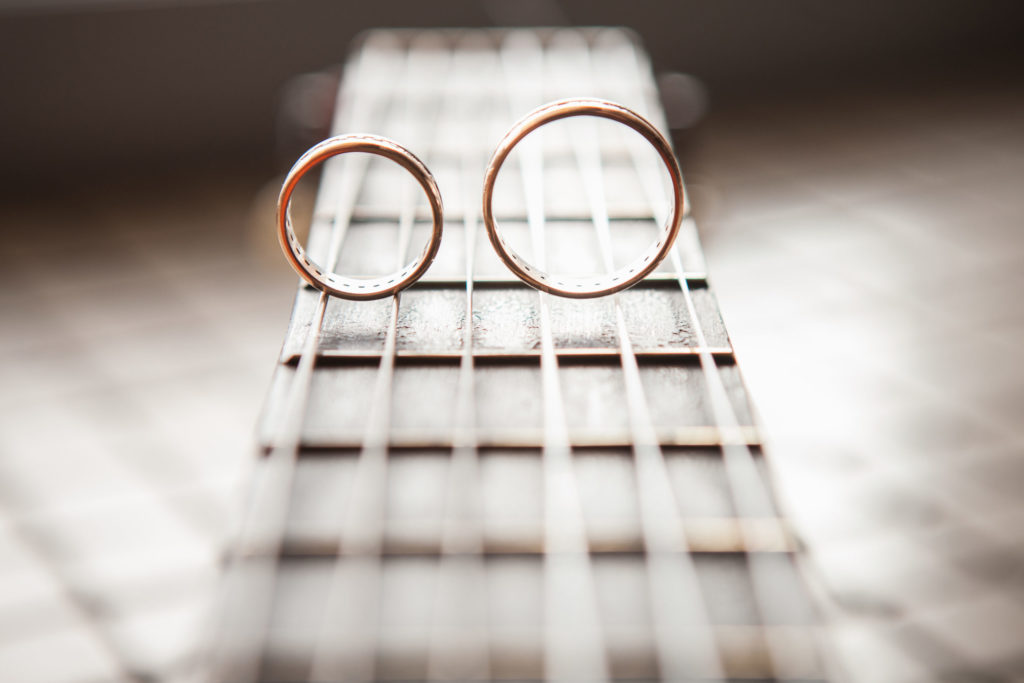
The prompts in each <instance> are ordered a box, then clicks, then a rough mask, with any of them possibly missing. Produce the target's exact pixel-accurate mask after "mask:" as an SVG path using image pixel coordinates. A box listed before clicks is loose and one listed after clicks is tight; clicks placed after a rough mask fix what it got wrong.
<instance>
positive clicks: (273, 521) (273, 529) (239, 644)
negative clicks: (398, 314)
mask: <svg viewBox="0 0 1024 683" xmlns="http://www.w3.org/2000/svg"><path fill="white" fill-rule="evenodd" d="M367 64H368V60H366V59H365V57H364V59H363V60H361V61H360V63H359V65H358V68H357V69H356V70H354V73H353V77H352V78H351V79H349V80H347V81H346V83H345V84H343V85H342V88H341V90H340V92H339V99H340V98H341V97H342V96H346V95H348V93H349V90H350V89H351V88H354V87H355V85H356V84H357V83H358V81H360V80H361V79H364V78H369V77H370V75H369V74H367V73H366V71H367ZM356 101H358V99H357V100H356ZM364 116H365V110H364V109H363V108H353V110H352V112H351V119H350V123H358V122H360V121H361V120H362V118H363V117H364ZM349 170H350V172H349V173H348V174H346V175H345V176H344V179H345V182H344V183H343V184H342V186H341V188H342V191H341V194H340V196H339V198H338V202H339V203H338V206H337V209H336V211H335V212H334V213H333V215H332V216H331V230H332V234H331V245H330V248H329V250H328V252H327V255H328V259H327V262H326V263H325V267H326V268H327V269H328V270H333V269H334V268H335V266H336V264H337V260H338V256H339V254H340V250H341V244H342V243H343V241H344V238H345V235H346V233H347V231H348V226H349V222H350V219H351V216H352V209H353V206H354V203H355V197H356V196H357V195H358V192H359V188H360V187H361V186H362V182H363V179H364V177H365V170H366V163H365V162H364V163H361V164H359V163H357V164H355V165H353V167H351V168H350V169H349ZM300 296H301V291H300ZM328 299H329V297H328V295H327V294H326V293H324V292H320V293H319V296H318V297H317V302H316V305H315V306H314V309H313V312H312V315H311V319H310V323H309V326H308V328H307V331H306V337H305V340H304V342H303V344H302V351H301V354H300V356H299V362H298V366H297V368H296V370H295V372H294V374H293V376H292V378H291V383H290V385H289V388H288V392H287V395H286V398H285V408H284V416H283V419H282V420H281V422H280V423H279V425H278V427H277V429H275V430H274V431H273V432H272V433H273V434H274V435H275V436H274V441H273V442H272V444H271V447H270V450H269V452H268V454H267V455H266V456H265V458H264V459H263V461H262V462H261V463H259V465H258V466H257V468H256V470H255V471H254V473H253V477H254V481H253V484H252V494H251V496H250V498H249V501H248V506H247V510H246V513H245V515H244V516H243V525H242V527H241V529H240V532H239V534H238V536H237V539H236V541H235V545H234V548H233V550H232V552H231V557H230V558H229V559H230V562H231V565H232V566H231V571H230V572H229V573H228V578H227V580H226V586H225V590H224V595H223V597H222V605H220V606H219V607H220V609H219V610H218V611H219V614H218V616H217V618H218V619H219V620H220V621H221V622H223V621H224V620H225V618H226V617H227V616H228V615H229V614H230V615H237V616H236V617H235V621H234V623H233V624H231V625H228V624H226V623H222V624H220V625H219V628H218V633H219V634H221V639H222V642H221V643H219V644H218V647H217V648H216V650H215V652H214V655H213V660H214V661H213V665H212V671H213V678H214V679H215V680H231V681H238V682H240V683H244V682H246V681H255V680H256V679H257V678H258V677H259V673H260V667H261V664H262V653H263V651H264V649H265V644H266V642H267V639H268V637H269V632H270V626H271V624H270V621H271V614H272V610H273V604H274V594H275V591H274V584H275V583H276V580H277V565H278V556H279V554H280V549H281V545H282V542H283V539H284V533H285V526H286V522H287V517H288V510H289V507H290V505H289V504H290V495H291V488H292V482H293V479H294V471H295V464H296V459H297V456H298V451H299V447H300V445H301V440H302V425H303V420H304V418H305V414H306V408H307V404H308V400H309V392H310V388H311V386H312V377H313V367H314V364H315V361H316V355H317V347H318V344H319V337H320V329H321V327H322V325H323V320H324V313H325V311H326V309H327V303H328Z"/></svg>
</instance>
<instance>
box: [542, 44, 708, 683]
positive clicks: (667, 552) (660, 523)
mask: <svg viewBox="0 0 1024 683" xmlns="http://www.w3.org/2000/svg"><path fill="white" fill-rule="evenodd" d="M560 35H564V36H565V38H566V39H567V40H565V44H564V45H563V46H562V49H563V50H564V51H565V53H566V54H564V55H563V56H562V59H561V60H559V61H560V63H561V64H562V65H563V68H566V69H567V70H569V72H570V73H569V75H571V77H574V78H577V79H578V78H580V77H582V78H583V80H584V82H585V83H586V88H585V89H586V90H587V91H588V92H595V93H598V92H599V90H605V89H607V88H600V87H599V86H597V85H596V84H595V78H594V70H593V64H592V60H591V58H590V50H589V47H588V46H587V45H586V43H585V39H584V38H582V36H580V35H579V34H578V33H573V34H560ZM568 60H571V61H568ZM602 85H605V84H602ZM612 90H614V88H612ZM611 96H612V97H613V99H617V98H619V97H620V93H618V92H613V93H612V95H611ZM595 123H596V122H595V121H594V120H593V119H592V118H589V117H580V118H578V119H575V120H574V124H576V126H575V127H573V128H570V131H569V133H570V138H571V141H572V143H573V148H574V152H575V157H576V161H577V165H578V167H579V171H580V174H581V176H582V177H583V184H584V189H585V191H586V194H587V197H588V200H589V203H590V210H591V216H592V222H593V225H594V230H595V233H596V236H597V242H598V247H599V251H600V253H601V259H602V261H603V265H604V267H605V270H606V271H607V272H608V273H609V274H611V273H614V272H615V263H614V257H613V248H612V243H611V229H610V225H609V217H608V209H607V198H606V190H605V180H604V169H603V162H602V159H601V149H602V148H601V139H600V129H599V128H598V127H597V126H596V125H595ZM611 298H612V303H613V306H614V312H615V322H616V332H617V334H618V337H619V355H620V361H621V365H622V371H623V379H624V382H625V388H626V403H627V410H628V413H629V421H630V430H631V434H632V437H633V442H634V443H633V456H634V468H635V472H636V493H637V496H638V503H639V508H640V521H641V531H642V534H643V539H644V547H645V551H646V562H645V568H646V570H647V578H648V599H649V602H650V608H651V614H652V617H653V626H654V636H655V646H656V651H657V657H658V663H659V669H660V673H661V679H662V680H664V681H692V680H693V679H694V678H700V679H701V680H722V679H724V678H725V673H724V669H723V666H722V662H721V657H720V654H719V652H718V649H717V647H716V645H715V638H714V633H713V629H712V625H711V619H710V615H709V613H708V609H707V605H706V603H705V600H704V596H703V593H702V591H701V586H700V580H699V577H698V574H697V569H696V566H695V564H694V560H693V554H692V550H691V548H690V545H689V542H688V540H687V536H686V527H685V524H684V523H683V520H682V517H681V516H680V513H679V508H678V502H677V501H676V497H675V492H674V491H673V490H672V487H671V485H670V484H669V474H668V468H667V465H666V462H665V458H664V454H663V453H662V450H661V446H660V445H659V442H658V436H657V433H656V431H655V428H654V422H653V419H652V417H651V414H650V410H649V407H648V403H647V397H646V396H645V394H644V388H643V383H642V381H641V377H640V368H639V365H638V364H637V360H636V356H635V354H634V352H633V345H632V341H631V339H630V334H629V328H628V326H627V325H626V319H625V315H624V313H623V304H622V297H621V295H620V294H613V295H612V297H611Z"/></svg>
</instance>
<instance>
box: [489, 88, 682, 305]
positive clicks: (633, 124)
mask: <svg viewBox="0 0 1024 683" xmlns="http://www.w3.org/2000/svg"><path fill="white" fill-rule="evenodd" d="M570 116H598V117H601V118H606V119H611V120H612V121H618V122H619V123H624V124H626V125H627V126H629V127H630V128H632V129H633V130H635V131H636V132H638V133H640V135H642V136H643V137H644V139H646V140H647V141H648V142H649V143H651V145H653V147H654V149H655V151H657V153H658V156H659V157H661V160H662V161H663V162H664V163H665V166H666V167H667V168H668V173H669V176H670V177H671V179H672V197H673V205H672V214H671V216H670V217H669V219H668V222H667V223H666V224H665V227H664V229H663V230H662V232H661V234H660V235H659V236H658V239H657V240H656V241H655V242H653V243H652V244H651V246H650V247H649V248H648V249H646V250H645V251H644V253H643V254H641V255H640V256H639V258H637V259H636V260H635V261H633V262H632V263H630V264H628V265H627V266H625V267H624V268H621V269H619V270H618V271H616V272H614V273H611V274H610V275H598V276H591V277H562V276H558V277H555V276H553V275H550V274H548V273H545V272H544V271H542V270H539V269H538V268H536V267H535V266H532V265H530V264H529V263H527V262H526V261H525V260H524V259H523V257H521V256H520V255H519V254H517V253H516V252H515V250H513V249H512V248H511V247H510V246H509V245H508V243H507V242H506V241H505V239H504V238H503V237H502V236H501V234H500V233H499V232H498V224H497V221H495V220H494V210H493V206H492V204H493V201H494V182H495V180H496V179H497V177H498V171H500V170H501V166H502V164H503V163H505V160H506V159H507V158H508V155H509V154H510V153H511V152H512V148H513V147H515V146H516V145H517V144H518V143H519V141H520V140H522V139H523V138H525V137H526V136H527V135H529V134H530V133H531V132H533V131H534V130H536V129H537V128H540V127H541V126H543V125H544V124H545V123H550V122H551V121H557V120H558V119H564V118H569V117H570ZM685 207H686V196H685V192H684V190H683V177H682V173H680V171H679V164H678V163H677V162H676V158H675V155H674V154H673V153H672V147H671V145H669V143H668V140H666V139H665V136H663V135H662V134H661V133H660V132H659V131H658V129H657V128H655V127H654V125H653V124H652V123H651V122H650V121H648V120H647V119H645V118H643V117H642V116H640V115H639V114H637V113H636V112H634V111H632V110H631V109H627V108H626V107H623V106H622V105H621V104H615V103H614V102H609V101H607V100H598V99H590V98H573V99H567V100H559V101H557V102H551V103H549V104H545V105H543V106H541V107H538V108H537V109H534V110H533V111H532V112H530V113H529V114H527V115H526V116H524V117H523V118H521V119H520V120H519V121H518V122H516V124H515V125H514V126H512V128H511V129H510V130H509V132H508V133H507V134H506V135H505V137H504V138H503V139H502V141H501V142H500V143H499V144H498V148H497V149H496V150H495V151H494V155H493V156H492V157H491V161H490V163H489V164H488V165H487V171H486V173H485V174H484V191H483V219H484V225H486V226H487V235H488V237H489V238H490V240H491V244H492V245H493V246H494V249H495V251H497V252H498V256H500V257H501V260H502V261H504V262H505V265H507V266H508V267H509V269H510V270H511V271H512V272H513V273H515V274H516V275H517V276H519V278H520V279H521V280H523V281H524V282H526V283H527V284H528V285H530V286H531V287H534V288H536V289H539V290H541V291H544V292H548V293H550V294H557V295H558V296H565V297H571V298H574V299H587V298H591V297H598V296H605V295H607V294H613V293H615V292H618V291H621V290H623V289H626V288H627V287H631V286H633V285H634V284H636V283H637V282H639V281H640V280H642V279H644V278H645V277H647V276H648V275H649V274H650V273H651V272H652V271H653V270H654V269H655V268H657V267H658V264H659V263H661V261H662V259H664V258H665V256H667V255H668V253H669V250H670V249H671V248H672V244H673V242H675V239H676V235H678V234H679V225H680V224H681V223H682V221H683V213H684V211H685Z"/></svg>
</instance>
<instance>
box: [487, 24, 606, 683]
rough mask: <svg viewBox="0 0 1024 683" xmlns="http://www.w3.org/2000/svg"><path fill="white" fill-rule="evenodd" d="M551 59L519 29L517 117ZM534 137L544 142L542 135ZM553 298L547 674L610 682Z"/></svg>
mask: <svg viewBox="0 0 1024 683" xmlns="http://www.w3.org/2000/svg"><path fill="white" fill-rule="evenodd" d="M543 63H544V55H543V49H542V48H541V46H540V45H539V43H538V42H537V40H536V37H535V36H533V35H532V34H525V33H517V32H513V33H510V34H509V36H507V37H506V39H505V41H504V44H503V46H502V64H503V67H504V74H505V79H506V83H507V85H508V88H507V93H508V104H509V106H510V107H511V112H512V115H513V116H519V115H520V114H521V113H522V112H523V111H527V110H528V108H532V107H533V106H536V105H537V104H540V101H539V100H540V96H542V95H543V85H541V86H540V87H537V83H536V80H538V79H540V80H542V79H543V77H544V75H545V74H544V73H543ZM530 67H533V70H532V71H531V68H530ZM531 95H533V98H536V100H535V101H531V100H532V99H533V98H531ZM524 105H525V106H524ZM535 135H536V134H535ZM534 142H536V143H537V144H538V145H539V144H540V140H539V139H537V138H535V139H534ZM542 154H543V149H542V148H541V147H539V146H537V147H535V146H534V145H533V144H531V141H529V140H524V141H523V143H522V144H521V147H520V151H519V155H520V165H521V169H522V179H523V190H524V194H525V196H526V207H527V222H528V226H529V231H530V235H531V242H532V246H533V251H534V254H533V255H534V260H535V262H536V264H537V266H538V267H540V268H544V267H545V261H546V259H545V245H544V241H545V240H544V230H545V227H544V220H545V218H544V194H543V193H544V184H543V173H544V168H543V156H542ZM549 296H550V295H548V294H547V293H545V292H538V297H539V315H540V329H541V351H542V354H541V358H540V369H541V382H542V392H543V403H544V448H543V451H542V454H541V458H542V468H543V475H544V508H545V509H544V587H545V593H546V595H545V600H544V605H545V619H544V627H545V634H544V674H545V679H546V680H548V681H580V680H587V681H595V682H599V681H607V680H608V679H609V672H608V665H607V650H606V649H605V644H604V636H603V633H602V628H601V621H600V613H599V609H598V604H597V591H596V587H595V585H594V576H593V569H592V566H591V558H590V549H589V546H588V541H587V536H586V528H585V526H584V520H583V514H582V509H581V505H580V500H579V492H578V490H577V480H576V475H575V472H574V469H575V468H574V463H573V460H572V458H573V454H572V449H571V446H570V441H569V433H568V427H567V424H566V416H565V404H564V399H563V396H562V393H561V387H560V385H559V377H558V374H559V373H558V359H557V357H556V356H555V351H554V340H553V335H552V331H551V313H550V308H549V303H548V300H549Z"/></svg>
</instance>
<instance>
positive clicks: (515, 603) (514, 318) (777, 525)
mask: <svg viewBox="0 0 1024 683" xmlns="http://www.w3.org/2000/svg"><path fill="white" fill-rule="evenodd" d="M568 96H592V97H602V98H606V99H610V100H613V101H616V102H620V103H622V104H624V105H626V106H628V107H630V108H632V109H634V110H636V111H638V112H639V113H641V114H643V115H644V116H646V117H647V118H649V119H650V120H651V121H653V122H654V123H655V124H656V125H658V126H659V127H660V128H661V129H662V130H663V131H664V132H665V133H666V134H667V130H666V127H665V125H664V119H663V116H662V113H661V110H660V106H659V104H658V101H657V96H656V91H655V87H654V82H653V79H652V76H651V71H650V66H649V64H648V62H647V58H646V56H645V54H644V52H643V51H642V49H641V48H639V46H638V45H637V44H636V42H635V41H634V40H633V38H632V37H631V36H630V35H629V34H627V33H625V32H623V31H620V30H609V29H602V30H597V29H595V30H562V31H450V32H437V31H432V32H395V31H387V32H375V33H372V34H369V35H368V36H366V38H365V39H364V40H363V41H362V42H361V44H360V45H359V47H358V48H357V49H356V50H355V51H354V53H353V56H352V57H351V59H350V61H349V63H348V65H347V67H346V69H345V73H344V77H343V80H342V85H341V89H340V93H339V101H338V108H337V112H336V119H335V126H334V127H335V133H339V134H340V133H349V132H367V133H374V134H379V135H385V136H388V137H391V138H393V139H395V140H396V141H397V142H399V143H400V144H402V145H404V146H406V147H408V148H409V149H411V150H412V151H413V152H415V153H416V154H417V155H418V156H419V157H420V158H421V159H423V160H424V162H425V163H426V164H427V165H428V167H430V168H431V170H432V171H433V173H434V174H435V176H436V177H437V179H438V182H439V185H440V187H441V191H442V194H443V196H444V201H445V209H446V214H445V217H446V223H445V233H444V239H443V242H442V246H441V251H440V254H439V256H438V259H437V261H436V262H435V264H434V265H433V267H432V268H431V269H430V271H429V272H428V273H427V275H426V276H425V277H424V278H423V279H422V280H420V281H419V282H418V283H417V284H415V285H414V286H413V287H411V288H410V289H408V290H406V291H405V292H403V293H401V294H400V295H398V296H396V297H393V298H389V299H383V300H377V301H371V302H351V301H344V300H340V299H334V298H329V297H326V296H324V295H322V294H321V293H320V292H318V291H316V290H313V289H310V288H307V287H300V288H299V291H298V295H297V298H296V302H295V309H294V312H293V316H292V321H291V325H290V327H289V329H288V332H287V336H286V338H285V342H284V347H283V350H282V355H281V358H280V363H279V366H278V368H277V371H276V374H275V379H274V382H273V386H272V388H271V391H270V395H269V398H268V402H267V408H266V411H265V415H264V418H263V420H262V423H261V428H260V443H261V448H262V450H263V454H262V457H261V460H260V462H259V465H258V469H257V475H256V480H255V482H254V484H253V487H254V488H253V495H252V502H251V506H250V509H249V511H248V513H247V516H246V519H245V524H244V528H243V529H242V532H241V534H240V537H239V540H238V543H237V546H236V547H235V548H234V549H233V551H232V558H231V559H232V561H231V563H230V568H229V575H228V590H227V591H226V601H225V618H226V621H225V623H224V625H223V627H222V629H221V634H220V636H221V637H220V641H221V642H220V644H219V646H218V655H217V661H216V667H217V670H216V676H217V677H218V678H219V679H220V680H225V681H229V680H230V681H244V680H250V681H255V680H268V681H282V680H288V681H293V680H294V681H300V680H317V681H320V680H336V681H377V680H379V681H400V680H401V681H413V680H416V681H423V680H460V681H467V680H472V681H487V680H550V681H555V680H563V681H583V680H586V681H612V680H665V681H683V680H686V681H692V680H707V681H713V680H730V679H739V680H748V679H757V680H762V679H764V680H773V679H774V680H800V681H810V680H822V679H824V678H825V674H824V671H823V668H822V662H821V660H820V656H819V650H818V647H817V645H816V640H817V633H816V626H815V619H814V611H813V609H812V607H811V605H810V601H809V599H808V596H807V592H806V590H805V584H804V582H803V580H802V578H801V575H800V573H799V571H798V569H797V564H796V562H795V559H794V553H795V551H796V547H795V542H794V539H793V538H792V537H791V535H790V534H789V532H788V530H787V527H786V525H785V523H784V521H783V520H782V519H781V518H780V513H779V511H778V508H777V505H776V502H775V500H774V498H773V496H772V494H771V488H770V484H769V480H768V478H767V472H766V469H765V466H764V462H763V457H762V452H761V448H760V443H759V439H758V432H757V430H756V428H755V426H754V422H753V419H752V416H751V411H750V408H749V406H748V402H747V397H746V394H745V391H744V388H743V384H742V381H741V378H740V375H739V372H738V369H737V366H736V362H735V358H734V356H733V352H732V348H731V345H730V342H729V338H728V335H727V333H726V330H725V327H724V325H723V323H722V320H721V317H720V315H719V312H718V307H717V304H716V302H715V299H714V297H713V295H712V293H711V291H710V289H709V287H708V283H707V278H706V273H705V266H704V262H703V259H702V256H701V251H700V246H699V243H698V240H697V234H696V227H695V225H694V223H693V221H692V219H690V218H687V219H686V220H685V221H684V224H683V227H682V231H681V233H680V238H679V240H678V241H677V246H676V248H675V249H674V250H673V253H672V254H671V256H670V257H669V258H667V259H666V260H665V262H664V263H663V264H662V265H661V266H660V267H659V269H658V270H657V271H656V272H655V273H654V274H653V275H652V276H651V277H649V278H648V279H646V280H645V281H643V282H642V283H640V284H638V285H637V286H635V287H633V288H632V289H629V290H627V291H624V292H622V293H620V294H617V295H613V296H610V297H605V298H601V299H593V300H569V299H560V298H557V297H553V296H550V295H547V294H542V293H539V292H537V291H534V290H532V289H530V288H528V287H527V286H525V285H524V284H522V283H521V282H520V281H518V280H517V279H515V277H514V276H513V275H512V274H511V273H509V272H508V271H507V270H506V269H505V268H504V267H503V266H502V265H501V263H500V262H499V261H498V259H497V257H496V256H495V255H494V253H493V251H492V249H491V245H490V243H489V242H488V241H487V239H486V236H485V233H484V228H483V226H482V224H481V222H480V206H479V204H480V200H479V197H480V184H481V180H482V177H483V169H484V167H485V165H486V162H487V159H488V158H489V156H490V153H491V151H492V150H493V148H494V146H495V145H496V143H497V142H498V140H500V139H501V137H502V135H503V134H504V132H505V131H506V130H507V128H508V127H509V126H510V125H511V124H512V123H513V122H514V121H515V120H517V119H518V118H519V117H520V116H522V115H523V114H525V113H526V112H527V111H529V110H530V109H532V108H534V107H535V106H537V105H539V104H542V103H544V102H547V101H550V100H554V99H559V98H563V97H568ZM563 123H564V124H565V125H562V124H563ZM684 162H685V160H684ZM683 170H684V172H685V170H686V168H685V163H684V164H683ZM665 176H666V174H665V173H664V169H663V168H662V167H661V166H660V161H659V160H658V159H657V157H656V156H655V154H654V152H653V150H651V149H650V148H649V147H647V146H646V143H645V142H644V141H643V140H642V139H641V138H639V136H636V135H634V134H633V133H631V132H630V131H629V130H628V129H626V128H624V127H622V126H617V125H615V124H613V123H610V122H604V121H597V120H594V119H574V120H572V121H568V122H559V123H557V124H552V125H550V126H546V127H545V128H543V129H541V130H539V131H537V132H535V133H534V134H532V135H531V136H530V138H529V139H528V140H526V141H524V143H523V144H522V145H521V147H520V149H518V150H517V152H516V153H515V154H514V155H513V157H512V158H511V159H510V162H509V164H507V165H506V168H505V169H504V170H503V171H502V175H501V177H500V178H499V181H498V188H497V199H496V204H495V210H496V211H495V212H496V216H497V218H498V220H499V222H500V224H501V227H502V230H503V231H504V234H506V235H507V236H508V238H509V240H510V242H512V243H513V244H514V245H515V248H516V250H517V251H519V253H521V254H523V255H524V256H525V257H526V258H527V259H529V260H530V261H532V262H533V263H535V264H537V265H540V266H542V267H546V268H547V269H549V270H551V271H555V272H570V273H578V274H582V273H596V272H605V271H606V270H607V269H609V268H614V267H617V266H619V265H620V264H622V263H625V262H627V261H629V260H630V259H632V258H633V257H635V255H636V254H638V253H640V251H641V250H642V249H643V248H644V247H645V246H646V245H647V244H649V243H650V242H651V241H652V240H653V239H655V237H656V235H657V233H658V231H659V227H658V226H659V225H660V223H661V221H663V220H664V219H665V216H666V213H667V211H668V209H669V208H670V207H669V204H668V196H669V195H668V194H667V192H666V189H665V182H666V179H665ZM421 194H422V193H421V192H419V190H418V189H417V188H416V187H415V185H414V183H413V182H412V180H411V178H409V177H408V176H407V175H405V171H403V170H401V169H400V168H398V167H397V166H394V165H392V164H389V162H386V161H379V160H372V161H371V160H369V159H368V158H367V157H365V156H356V155H348V156H345V157H338V158H335V159H332V160H330V161H328V162H327V163H326V164H325V166H324V170H323V174H322V177H321V184H320V190H319V193H318V195H317V199H316V205H315V207H314V210H313V219H312V225H311V228H310V235H309V241H308V244H309V251H310V254H311V256H312V257H313V258H314V259H315V260H316V261H317V262H318V263H321V264H325V265H328V266H331V265H333V266H334V268H335V269H336V270H338V271H339V272H344V273H346V274H352V275H359V274H362V275H380V274H384V273H387V272H390V271H392V270H395V268H396V267H397V266H400V265H402V264H404V263H406V262H407V261H408V260H410V258H411V257H412V256H413V255H414V253H415V251H416V250H417V249H419V248H421V247H420V245H422V244H423V243H424V242H425V239H426V234H427V230H428V229H429V220H430V217H429V214H428V213H427V211H426V202H425V199H424V198H423V197H422V196H421Z"/></svg>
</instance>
